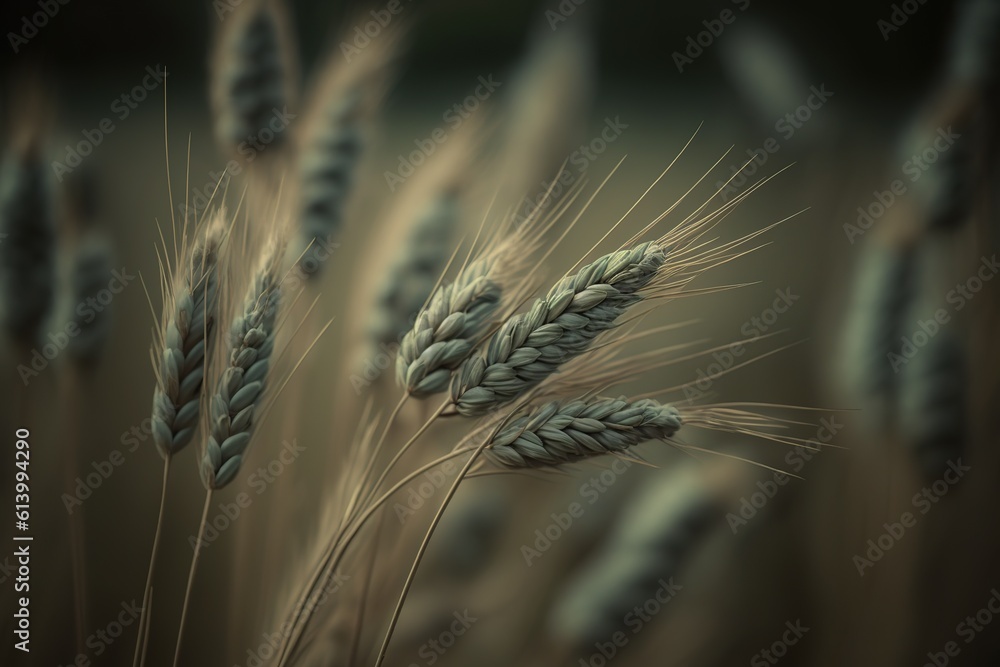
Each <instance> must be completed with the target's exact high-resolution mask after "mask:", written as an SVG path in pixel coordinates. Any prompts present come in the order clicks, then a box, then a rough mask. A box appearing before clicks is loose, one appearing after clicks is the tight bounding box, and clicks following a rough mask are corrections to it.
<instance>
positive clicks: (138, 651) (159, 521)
mask: <svg viewBox="0 0 1000 667" xmlns="http://www.w3.org/2000/svg"><path fill="white" fill-rule="evenodd" d="M170 459H171V457H170V456H169V455H168V456H167V457H166V458H164V459H163V486H162V488H161V489H160V509H159V511H158V513H157V517H156V532H155V533H153V552H152V553H151V554H150V555H149V571H148V572H147V573H146V586H145V588H143V591H142V611H140V612H139V636H138V637H137V638H136V641H135V657H134V658H132V667H137V666H138V665H139V663H140V662H141V661H142V659H144V658H145V656H146V639H145V638H144V637H143V631H142V628H143V627H145V626H144V622H145V619H146V616H147V611H148V605H149V604H150V596H151V595H152V592H153V572H154V571H155V570H156V552H157V551H159V547H160V533H161V532H162V531H163V510H164V508H165V507H166V505H167V479H168V478H169V477H170ZM147 634H148V633H147Z"/></svg>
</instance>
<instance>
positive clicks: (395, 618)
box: [375, 438, 490, 667]
mask: <svg viewBox="0 0 1000 667" xmlns="http://www.w3.org/2000/svg"><path fill="white" fill-rule="evenodd" d="M489 443H490V439H489V438H487V439H485V440H484V441H483V443H482V444H481V445H479V446H478V447H476V450H475V451H474V452H473V453H472V456H470V457H469V460H468V461H466V462H465V465H464V466H463V467H462V470H461V471H460V472H459V473H458V477H457V478H456V479H455V481H454V482H453V483H452V485H451V488H449V489H448V493H447V495H445V497H444V501H442V503H441V507H439V508H438V511H437V513H436V514H435V515H434V518H433V519H432V520H431V525H430V526H429V527H428V528H427V532H426V533H424V539H423V541H422V542H421V543H420V548H419V549H417V555H416V557H415V558H414V559H413V565H411V566H410V572H409V574H407V575H406V582H405V583H404V584H403V590H402V591H401V592H400V594H399V600H397V601H396V608H395V609H394V610H393V612H392V617H391V618H390V619H389V628H388V629H387V630H386V632H385V638H384V639H383V640H382V647H381V648H380V649H379V652H378V657H377V658H376V659H375V667H381V665H382V662H383V661H384V660H385V653H386V650H388V648H389V641H390V640H391V639H392V633H393V631H395V629H396V623H398V622H399V614H400V612H402V610H403V603H404V602H406V596H407V594H408V593H409V592H410V587H411V586H412V585H413V580H414V578H415V577H416V574H417V567H419V566H420V561H421V560H422V559H423V556H424V553H425V552H426V551H427V545H428V544H430V541H431V536H432V535H434V530H435V529H436V528H437V526H438V524H439V523H440V522H441V517H443V516H444V511H445V509H447V507H448V504H449V503H450V502H451V499H452V498H454V496H455V492H456V491H458V485H459V484H461V483H462V480H463V479H464V478H465V475H466V473H468V472H469V469H470V468H471V467H472V464H473V463H475V461H476V459H477V458H478V457H479V455H480V454H481V453H482V452H483V450H484V449H486V446H487V445H488V444H489Z"/></svg>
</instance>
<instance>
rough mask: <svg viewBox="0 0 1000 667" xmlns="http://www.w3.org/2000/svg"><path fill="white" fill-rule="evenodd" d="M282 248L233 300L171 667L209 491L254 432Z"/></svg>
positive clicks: (239, 459) (226, 479)
mask: <svg viewBox="0 0 1000 667" xmlns="http://www.w3.org/2000/svg"><path fill="white" fill-rule="evenodd" d="M283 250H284V247H283V246H282V244H281V243H280V241H279V235H278V234H277V233H276V234H275V236H274V238H272V240H271V241H270V242H269V243H268V244H267V245H266V246H265V247H264V250H263V252H262V254H261V257H260V260H259V263H258V267H257V269H256V270H255V271H254V273H253V275H252V276H251V279H250V285H249V287H248V288H247V291H246V293H245V295H244V297H243V299H242V301H241V302H240V303H239V304H237V309H238V310H237V314H236V316H235V317H234V318H233V320H232V325H231V326H230V330H229V340H228V341H227V343H228V344H227V350H226V351H227V352H228V354H227V355H226V356H227V359H226V362H225V365H224V367H223V368H222V370H221V372H220V373H219V377H218V379H217V381H216V383H215V389H214V390H213V393H212V395H211V399H210V402H211V407H210V410H209V414H208V416H207V421H208V424H207V431H208V437H207V438H206V440H205V447H204V450H203V452H202V457H201V466H200V470H201V479H202V483H203V484H204V485H205V489H206V493H205V504H204V506H203V507H202V514H201V522H200V524H199V526H198V537H197V542H196V543H195V548H194V555H193V556H192V558H191V567H190V570H189V571H188V580H187V587H186V589H185V592H184V603H183V606H182V607H181V621H180V627H179V629H178V632H177V643H176V645H175V648H174V662H173V664H174V667H177V665H178V664H179V662H180V654H181V647H182V646H183V641H184V628H185V625H186V621H187V614H188V609H189V608H190V601H191V590H192V588H193V586H194V578H195V573H196V572H197V570H198V560H199V557H200V555H201V551H202V549H201V546H202V542H203V536H204V533H205V526H206V522H207V520H208V509H209V504H210V503H211V499H212V493H213V492H214V491H216V490H218V489H221V488H223V487H225V486H226V485H227V484H229V483H230V482H232V481H233V480H234V479H235V478H236V475H237V473H238V472H239V470H240V466H241V465H242V463H243V455H244V453H245V452H246V449H247V447H248V446H249V445H250V440H251V437H252V435H253V430H254V425H255V412H256V410H257V409H258V408H259V407H260V401H261V399H262V397H263V395H264V387H265V384H266V382H267V378H268V373H269V371H270V366H271V355H272V354H273V352H274V344H275V339H276V336H275V332H276V324H277V321H278V320H277V315H278V307H279V304H280V302H281V278H282V274H281V258H282V252H283Z"/></svg>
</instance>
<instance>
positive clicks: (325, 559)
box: [277, 448, 472, 667]
mask: <svg viewBox="0 0 1000 667" xmlns="http://www.w3.org/2000/svg"><path fill="white" fill-rule="evenodd" d="M470 451H472V450H471V449H468V448H466V449H456V450H455V451H453V452H450V453H448V454H445V455H444V456H441V457H438V458H437V459H435V460H433V461H431V462H430V463H427V464H424V465H422V466H420V467H419V468H417V469H416V470H414V471H412V472H411V473H410V474H409V475H407V476H406V477H404V478H403V479H401V480H399V481H398V482H396V484H394V485H393V486H392V488H390V489H389V490H388V491H386V492H385V493H384V494H382V495H381V496H380V497H379V498H378V500H376V501H375V502H374V503H372V504H371V505H369V506H368V507H367V508H366V509H365V512H364V513H363V514H361V515H360V516H359V517H358V518H357V519H356V520H355V521H354V522H353V523H352V524H350V525H349V526H348V527H347V528H345V530H344V532H343V533H341V535H340V536H337V538H335V539H334V540H333V541H332V542H331V543H330V545H329V546H328V548H327V549H326V550H325V551H324V553H323V555H322V556H321V557H320V559H319V563H318V565H317V567H316V569H315V571H314V572H313V574H312V575H311V576H310V579H309V581H308V583H307V584H306V586H305V588H304V590H303V593H302V594H301V595H300V596H299V599H298V601H297V602H296V605H295V609H294V610H293V611H292V614H291V619H290V621H289V623H290V624H291V627H292V631H291V633H290V634H289V638H288V640H287V641H286V644H285V647H284V648H283V650H282V652H281V654H280V656H279V658H278V665H277V667H283V666H284V665H285V664H287V661H288V659H289V657H290V656H291V655H292V652H293V651H294V650H295V649H296V648H297V647H298V643H299V641H300V640H301V638H302V633H303V628H304V625H305V624H304V623H302V622H301V621H302V614H303V611H304V609H305V607H306V603H307V602H308V600H309V597H310V595H311V593H312V591H313V590H314V589H315V587H316V584H317V583H318V582H319V580H320V579H321V578H322V577H323V575H324V574H325V573H327V572H332V571H333V570H335V569H336V568H337V566H338V565H339V564H340V561H341V559H342V558H343V557H344V554H345V553H346V552H347V547H349V546H350V545H351V542H352V541H353V539H354V538H355V536H357V534H358V532H359V531H360V530H361V528H362V526H364V524H365V522H366V521H367V520H368V519H369V518H371V516H372V515H373V514H374V513H375V512H376V511H377V510H378V509H379V508H380V507H382V505H384V504H385V503H386V501H388V500H389V498H391V497H392V496H393V494H395V493H396V492H397V491H399V490H400V489H401V488H403V486H405V485H406V484H408V483H410V482H411V481H413V480H414V479H416V478H417V477H418V476H419V475H422V474H423V473H425V472H427V471H428V470H430V469H431V468H433V467H435V466H437V465H440V464H441V463H444V462H445V461H449V460H451V459H453V458H455V457H456V456H461V455H462V454H466V453H468V452H470Z"/></svg>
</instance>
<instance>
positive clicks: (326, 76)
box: [292, 27, 399, 276]
mask: <svg viewBox="0 0 1000 667" xmlns="http://www.w3.org/2000/svg"><path fill="white" fill-rule="evenodd" d="M398 48H399V35H398V31H397V30H396V29H395V27H391V28H389V29H387V30H386V32H385V33H384V34H381V35H379V39H378V40H375V41H373V42H372V43H371V44H369V45H368V47H366V48H365V50H364V51H363V52H362V53H361V54H360V55H358V56H356V57H355V58H352V59H348V60H346V61H345V57H344V55H343V54H342V53H341V52H340V51H339V50H337V51H335V52H333V53H331V54H330V55H329V56H327V62H326V64H325V65H324V66H323V68H322V70H321V72H320V74H319V76H318V80H317V81H316V83H315V84H314V86H313V88H314V90H313V93H312V94H311V96H310V99H309V101H308V104H307V107H306V112H305V117H304V119H303V121H302V126H301V127H300V128H299V129H298V135H297V138H298V153H299V154H298V157H297V161H298V164H297V165H296V168H297V171H298V178H297V187H298V198H297V200H298V201H297V207H298V211H297V219H298V223H299V230H298V235H297V237H298V238H297V240H296V242H295V243H294V244H293V245H292V252H293V255H294V258H295V259H297V260H298V262H299V267H300V269H301V271H302V272H303V274H305V275H306V276H313V275H316V274H318V273H319V271H320V269H321V267H322V266H323V264H324V262H325V261H326V259H327V258H326V257H324V255H326V254H327V252H328V247H329V246H330V244H331V243H333V242H334V239H335V238H336V237H337V236H338V235H339V233H340V230H341V228H342V227H343V221H344V212H345V208H346V206H347V203H348V201H349V199H350V196H351V194H352V191H353V189H354V178H355V172H356V171H357V169H358V165H359V164H360V161H361V155H362V152H363V149H364V145H365V141H366V132H367V128H368V126H369V125H370V123H371V121H372V119H373V118H374V116H375V113H376V111H377V110H378V108H379V105H380V102H381V99H382V97H383V95H384V93H385V89H386V87H387V82H388V78H389V75H390V70H391V68H390V64H391V62H392V60H393V58H394V57H395V55H396V50H397V49H398Z"/></svg>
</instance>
